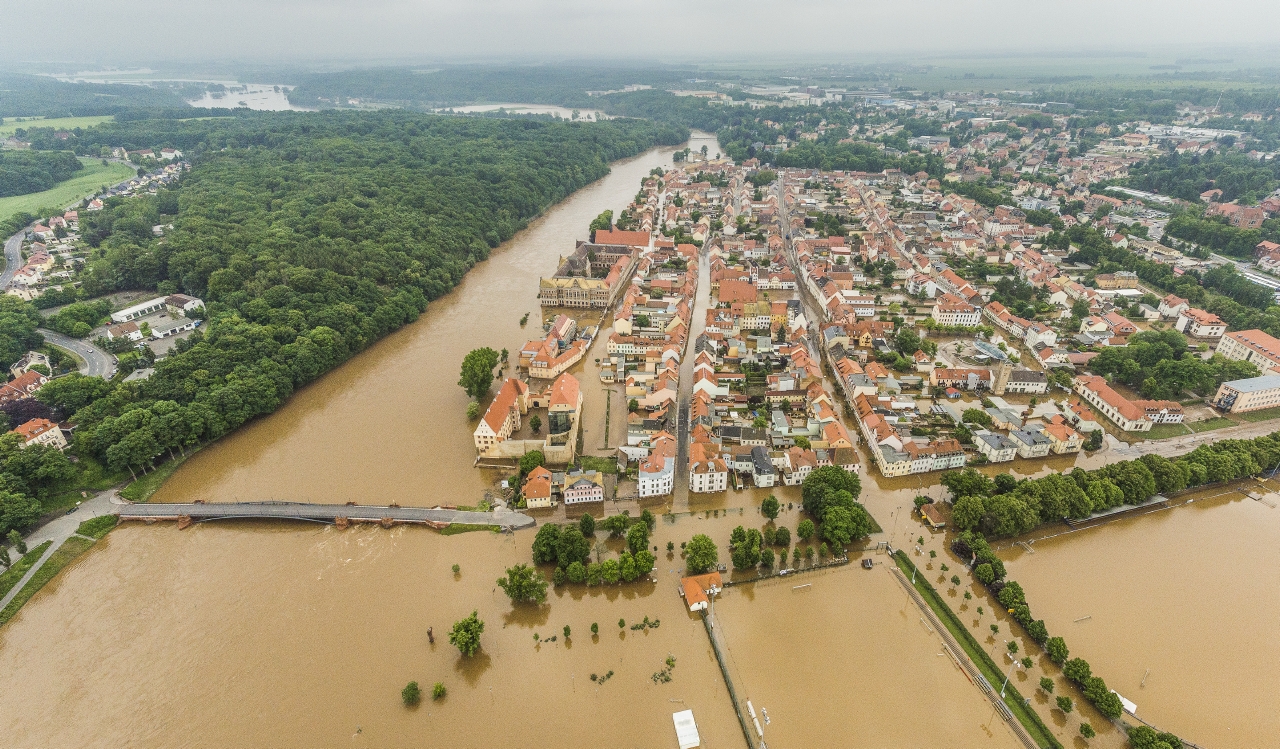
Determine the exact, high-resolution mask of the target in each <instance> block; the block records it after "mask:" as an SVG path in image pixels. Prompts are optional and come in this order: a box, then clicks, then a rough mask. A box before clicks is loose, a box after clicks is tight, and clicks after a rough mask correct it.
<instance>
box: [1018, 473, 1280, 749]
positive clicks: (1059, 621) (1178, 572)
mask: <svg viewBox="0 0 1280 749" xmlns="http://www.w3.org/2000/svg"><path fill="white" fill-rule="evenodd" d="M1247 488H1249V489H1251V490H1252V489H1256V484H1254V485H1253V486H1250V487H1247ZM1276 488H1277V487H1276V486H1272V487H1271V490H1272V491H1274V490H1275V489H1276ZM1223 492H1224V489H1221V488H1219V489H1210V490H1207V491H1205V492H1203V493H1201V494H1200V495H1191V496H1204V497H1206V498H1205V499H1201V500H1199V501H1197V502H1196V503H1194V504H1191V505H1187V506H1181V507H1176V508H1174V509H1172V510H1167V511H1161V512H1154V513H1150V514H1145V515H1139V516H1136V517H1130V518H1126V519H1123V520H1117V521H1114V522H1111V523H1108V524H1105V525H1102V526H1099V527H1096V528H1092V529H1089V530H1085V531H1081V532H1077V533H1069V534H1066V535H1061V536H1057V537H1055V538H1050V539H1044V540H1040V541H1036V542H1035V543H1034V545H1033V547H1032V548H1034V549H1035V553H1027V552H1025V551H1023V550H1021V549H1018V548H1017V547H1013V548H1005V549H1003V550H1001V552H1000V554H1001V556H1002V557H1004V558H1005V559H1006V560H1007V566H1008V570H1009V577H1010V578H1011V579H1014V580H1017V581H1018V582H1019V583H1021V584H1022V587H1023V588H1024V589H1025V590H1026V593H1027V599H1028V601H1030V603H1031V607H1032V611H1033V612H1035V615H1036V616H1037V617H1040V618H1043V619H1044V620H1045V623H1046V624H1047V625H1048V627H1049V631H1050V633H1052V634H1057V635H1061V636H1062V637H1064V638H1065V639H1066V641H1067V645H1068V646H1069V647H1070V648H1071V654H1072V656H1073V657H1074V656H1079V657H1081V658H1084V659H1085V660H1087V661H1089V663H1090V665H1091V666H1092V667H1093V671H1094V673H1096V674H1098V675H1100V676H1102V677H1103V678H1104V679H1106V680H1107V684H1108V685H1109V686H1110V687H1111V688H1112V689H1115V690H1116V691H1117V692H1119V693H1120V694H1122V695H1124V696H1125V697H1126V698H1128V699H1130V700H1132V701H1133V702H1135V703H1136V704H1137V705H1138V713H1137V714H1138V716H1139V717H1141V718H1143V719H1145V720H1147V721H1150V722H1151V723H1153V724H1155V725H1156V726H1159V727H1160V728H1161V729H1162V730H1166V731H1172V732H1173V733H1176V734H1178V735H1179V736H1181V737H1182V738H1184V739H1187V740H1189V741H1194V742H1196V743H1197V744H1199V745H1201V746H1206V747H1215V749H1217V748H1221V749H1227V748H1229V747H1241V748H1243V747H1258V746H1267V745H1271V742H1272V741H1275V740H1276V739H1275V737H1276V736H1277V735H1278V734H1280V692H1277V682H1276V672H1275V664H1276V663H1280V639H1277V637H1276V628H1275V625H1276V622H1278V621H1280V596H1278V595H1277V594H1276V591H1277V584H1278V582H1280V581H1278V580H1277V572H1278V571H1280V509H1278V508H1276V507H1274V506H1273V505H1275V504H1276V501H1275V500H1276V496H1275V495H1274V494H1273V495H1271V496H1270V499H1269V500H1268V502H1269V504H1268V503H1264V502H1259V501H1255V500H1252V499H1248V498H1246V497H1245V496H1244V495H1243V494H1241V493H1239V492H1231V493H1228V494H1225V495H1224V496H1220V497H1214V496H1213V495H1218V494H1222V493H1223ZM1185 498H1186V497H1183V499H1185ZM1006 546H1007V545H1006ZM1086 617H1087V618H1086ZM1078 620H1079V621H1078Z"/></svg>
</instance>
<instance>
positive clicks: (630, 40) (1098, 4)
mask: <svg viewBox="0 0 1280 749" xmlns="http://www.w3.org/2000/svg"><path fill="white" fill-rule="evenodd" d="M0 18H3V19H4V25H5V26H6V27H7V28H8V29H9V30H10V33H8V34H6V35H5V43H4V44H3V45H0V62H6V63H15V62H22V61H68V62H91V63H116V64H119V63H124V62H145V61H165V60H174V61H179V60H184V61H197V60H207V59H218V60H242V61H263V62H289V61H298V62H304V61H316V60H379V61H393V60H397V59H400V60H424V61H425V60H446V59H458V58H469V59H480V58H490V59H501V58H505V59H512V58H527V57H539V58H561V59H563V58H584V57H633V58H646V59H651V60H663V59H706V58H732V59H735V60H744V59H751V58H753V57H768V58H773V59H777V58H782V57H791V58H795V57H801V56H805V57H809V56H815V55H822V56H830V57H832V58H836V57H841V58H852V57H856V56H865V55H873V54H874V55H882V54H895V55H902V54H908V53H912V52H919V51H931V50H939V51H948V52H957V51H964V52H984V51H991V52H995V51H1011V50H1050V51H1054V52H1058V51H1066V50H1073V49H1099V48H1111V49H1124V48H1133V47H1137V48H1142V49H1145V50H1157V51H1158V50H1159V49H1160V48H1161V47H1164V46H1166V45H1179V46H1181V45H1196V46H1202V45H1204V46H1212V45H1224V44H1230V45H1266V46H1268V47H1270V48H1276V45H1277V44H1280V40H1278V39H1277V33H1276V32H1277V29H1280V3H1278V2H1276V0H1218V1H1217V2H1213V3H1204V2H1195V3H1192V2H1186V1H1185V0H1076V1H1075V2H1049V1H1048V0H970V1H969V2H956V1H954V0H892V1H887V0H875V1H874V2H871V1H869V0H793V1H788V2H784V1H782V0H771V1H770V2H763V1H761V0H734V1H733V2H711V1H708V0H650V1H649V2H635V0H626V1H625V2H623V1H619V0H452V1H448V0H88V1H86V0H75V1H74V2H71V1H70V0H0ZM17 30H23V31H22V32H21V33H13V32H15V31H17Z"/></svg>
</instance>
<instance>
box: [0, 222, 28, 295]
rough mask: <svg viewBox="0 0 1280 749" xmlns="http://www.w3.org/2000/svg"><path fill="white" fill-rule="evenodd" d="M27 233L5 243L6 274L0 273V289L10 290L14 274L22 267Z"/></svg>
mask: <svg viewBox="0 0 1280 749" xmlns="http://www.w3.org/2000/svg"><path fill="white" fill-rule="evenodd" d="M25 233H26V230H25V229H24V230H22V231H20V232H18V233H17V234H14V235H13V236H12V237H9V239H7V240H6V241H5V243H4V272H2V273H0V289H7V288H9V284H10V283H11V282H12V281H13V274H14V273H17V272H18V269H19V268H21V267H22V235H23V234H25Z"/></svg>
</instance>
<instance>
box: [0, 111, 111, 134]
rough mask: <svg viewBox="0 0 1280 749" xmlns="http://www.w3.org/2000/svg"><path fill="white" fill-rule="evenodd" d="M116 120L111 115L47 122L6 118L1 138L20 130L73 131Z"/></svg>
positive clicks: (33, 119)
mask: <svg viewBox="0 0 1280 749" xmlns="http://www.w3.org/2000/svg"><path fill="white" fill-rule="evenodd" d="M114 119H115V115H110V114H108V115H103V116H97V117H54V118H52V119H47V120H46V119H41V118H39V117H23V118H22V120H23V121H22V122H19V121H18V120H17V119H15V118H13V117H6V118H5V120H4V124H3V125H0V138H8V137H9V136H10V135H13V132H14V131H15V130H17V129H18V128H31V127H52V128H57V129H58V130H72V129H74V128H77V127H93V126H94V125H101V124H102V123H104V122H110V121H112V120H114Z"/></svg>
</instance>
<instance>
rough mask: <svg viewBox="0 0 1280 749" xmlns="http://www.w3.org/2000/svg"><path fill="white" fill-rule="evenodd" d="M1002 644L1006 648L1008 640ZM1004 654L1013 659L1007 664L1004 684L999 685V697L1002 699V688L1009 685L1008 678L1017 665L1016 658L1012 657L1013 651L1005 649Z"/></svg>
mask: <svg viewBox="0 0 1280 749" xmlns="http://www.w3.org/2000/svg"><path fill="white" fill-rule="evenodd" d="M1004 644H1005V647H1006V648H1008V646H1009V641H1008V640H1005V643H1004ZM1005 655H1007V656H1009V660H1011V661H1013V663H1011V664H1009V673H1007V674H1005V676H1004V684H1001V685H1000V699H1002V700H1003V699H1004V688H1005V687H1007V686H1009V679H1010V678H1011V677H1012V676H1013V669H1015V668H1017V667H1018V659H1017V658H1014V657H1013V653H1010V652H1009V651H1008V650H1005Z"/></svg>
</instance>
